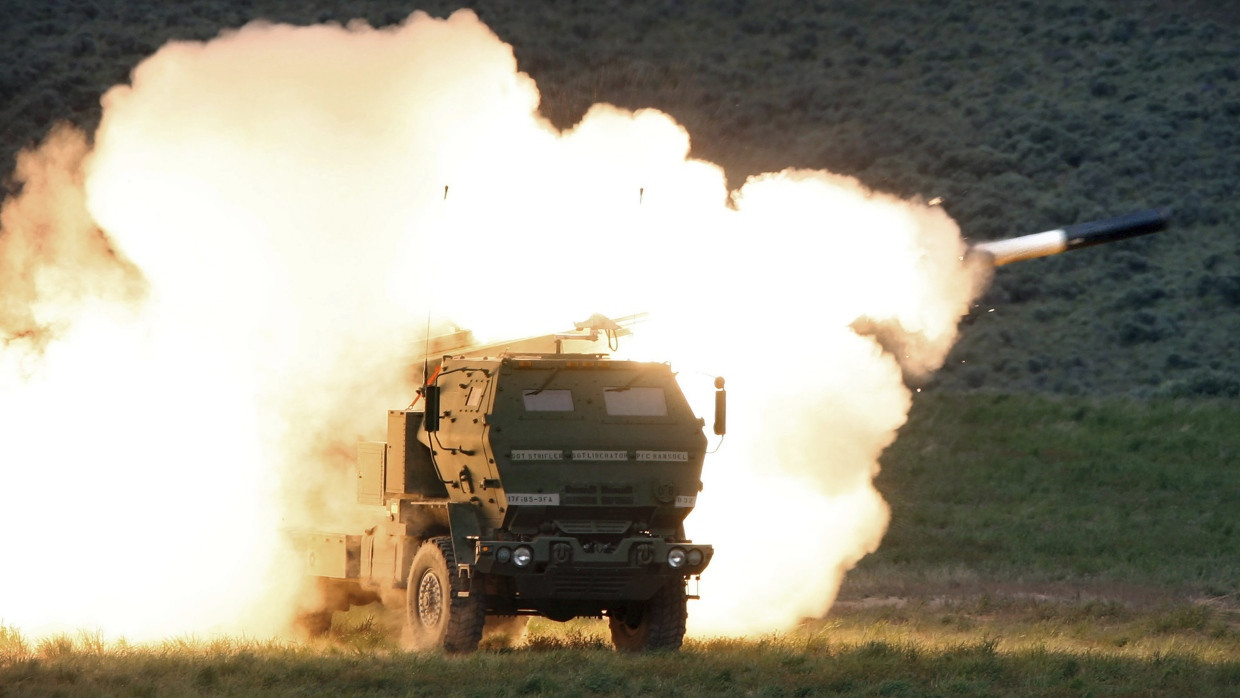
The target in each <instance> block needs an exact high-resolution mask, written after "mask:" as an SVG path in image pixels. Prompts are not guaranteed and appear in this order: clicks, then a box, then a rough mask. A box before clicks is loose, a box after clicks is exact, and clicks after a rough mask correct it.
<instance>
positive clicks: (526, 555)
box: [512, 545, 534, 567]
mask: <svg viewBox="0 0 1240 698" xmlns="http://www.w3.org/2000/svg"><path fill="white" fill-rule="evenodd" d="M533 560H534V551H533V550H531V549H530V547H529V546H528V545H522V546H520V547H518V548H517V549H516V550H514V551H512V562H513V564H515V565H516V566H517V567H528V566H529V564H530V562H532V561H533Z"/></svg>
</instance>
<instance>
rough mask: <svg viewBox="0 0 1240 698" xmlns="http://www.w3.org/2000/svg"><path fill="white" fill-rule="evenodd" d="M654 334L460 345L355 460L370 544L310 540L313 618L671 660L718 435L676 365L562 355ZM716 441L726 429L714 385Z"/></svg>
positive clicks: (1138, 225) (435, 640)
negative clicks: (526, 639)
mask: <svg viewBox="0 0 1240 698" xmlns="http://www.w3.org/2000/svg"><path fill="white" fill-rule="evenodd" d="M1166 226H1167V216H1166V213H1165V212H1163V211H1158V210H1151V211H1143V212H1139V213H1134V214H1129V215H1127V216H1121V217H1119V218H1113V219H1108V220H1104V221H1095V222H1090V223H1081V224H1077V225H1073V226H1068V227H1065V228H1062V229H1057V230H1052V231H1047V232H1045V233H1038V234H1035V235H1026V236H1022V237H1017V238H1012V239H1009V240H999V241H993V242H985V243H980V244H977V245H974V246H972V247H971V248H970V250H969V256H970V258H971V259H973V260H978V259H980V260H983V261H984V263H986V264H989V265H991V266H1000V265H1003V264H1007V263H1011V262H1015V261H1021V260H1025V259H1032V258H1035V257H1040V256H1046V255H1051V254H1058V253H1060V252H1064V251H1067V250H1072V249H1078V248H1083V247H1088V246H1091V245H1095V244H1100V243H1104V242H1114V241H1117V240H1122V239H1125V238H1128V237H1133V236H1136V235H1143V234H1147V233H1153V232H1158V231H1160V230H1163V229H1165V228H1166ZM639 319H640V318H636V317H630V318H623V319H621V321H619V322H613V321H611V320H609V319H607V318H604V317H601V316H594V317H592V318H590V319H589V320H588V321H586V322H583V323H577V327H576V330H575V331H574V332H575V333H565V334H554V335H545V336H542V337H535V338H531V339H527V340H522V341H520V342H512V343H508V344H501V345H492V346H488V347H475V346H473V344H474V343H473V341H472V337H470V336H469V335H468V333H466V332H458V333H454V334H451V335H447V336H445V337H441V338H437V339H436V340H435V341H434V345H433V346H432V347H430V349H428V351H427V354H428V355H430V354H432V353H436V352H439V353H441V354H442V356H441V358H439V359H437V360H436V361H435V363H434V370H433V371H431V370H430V368H431V363H430V361H429V359H428V360H427V363H426V367H427V370H426V371H425V372H424V375H427V378H426V380H425V382H424V385H423V386H422V387H421V388H420V389H419V400H415V404H414V405H412V406H410V407H409V408H407V409H403V410H393V411H390V412H389V413H388V423H387V441H383V442H363V443H360V444H358V447H357V473H358V489H357V498H358V501H359V502H360V503H361V504H367V505H374V506H375V507H383V509H384V513H383V515H382V516H381V517H380V520H379V521H377V522H376V523H375V525H374V526H373V527H371V528H369V529H366V530H365V531H364V532H362V533H360V534H356V535H349V534H309V535H307V536H305V538H304V539H303V541H302V542H303V550H304V554H305V564H306V568H307V572H308V573H309V575H311V576H312V577H313V579H314V585H313V586H314V589H313V590H312V592H313V593H311V594H310V595H309V596H308V601H307V603H305V604H304V606H305V607H304V608H303V610H302V612H301V614H300V616H299V623H300V624H301V625H302V626H303V627H304V628H305V629H307V630H309V631H310V632H311V633H322V632H326V630H327V629H328V628H329V626H330V623H331V617H332V613H333V612H334V611H343V610H347V609H348V608H349V607H350V606H351V605H364V604H368V603H373V602H376V601H379V602H381V603H382V604H383V605H384V606H386V607H389V608H393V609H400V610H401V612H402V614H403V615H404V623H405V626H406V630H407V633H408V637H409V641H410V644H411V645H412V646H413V647H415V648H419V649H429V648H443V649H444V650H447V651H449V652H469V651H472V650H474V649H475V648H476V647H477V645H478V643H479V641H480V638H481V636H482V633H483V629H484V625H486V624H488V623H490V624H502V623H508V624H517V625H519V623H520V621H521V620H522V619H524V618H527V617H529V616H531V615H540V616H545V617H547V618H551V619H553V620H558V621H565V620H569V619H572V618H575V617H579V616H590V617H604V618H607V619H608V623H609V626H610V629H611V637H612V641H613V643H614V644H615V646H616V648H617V649H621V650H635V651H636V650H655V649H675V648H678V647H679V646H680V645H681V642H682V640H683V638H684V633H685V620H686V616H687V601H688V600H689V599H692V598H696V595H695V594H690V593H689V591H688V590H687V586H688V584H689V583H690V582H695V581H697V580H698V579H699V578H700V575H701V573H702V571H703V570H705V569H706V567H707V566H708V565H709V564H710V561H711V557H712V555H713V554H714V550H713V548H712V547H711V546H710V545H708V544H703V543H697V542H694V541H691V540H689V539H688V538H686V536H685V530H684V520H685V517H686V516H687V515H688V514H689V513H690V512H691V511H692V510H693V507H694V505H695V504H696V503H697V495H698V493H699V492H700V491H701V490H702V481H701V475H702V465H703V459H704V456H705V452H706V447H707V437H706V434H705V430H704V428H705V421H704V420H703V419H701V418H699V417H697V416H695V415H694V413H693V411H692V410H691V409H690V406H689V403H688V402H687V400H686V399H685V396H684V394H683V393H682V392H681V389H680V387H679V386H678V385H677V382H676V379H675V374H674V373H673V372H672V369H671V367H670V366H668V365H667V364H663V363H651V362H639V361H627V360H617V359H612V358H609V355H608V353H607V352H603V351H588V352H580V351H579V352H574V353H566V352H565V351H564V345H565V343H566V342H584V343H587V344H589V345H591V347H592V348H594V347H597V348H599V349H602V348H604V347H603V346H599V345H600V342H601V340H600V337H602V338H604V339H605V340H606V344H605V348H607V349H609V350H614V349H615V348H616V342H618V340H619V337H620V336H622V335H623V334H624V333H626V332H627V331H628V328H629V326H630V325H631V324H632V323H634V322H636V321H638V320H639ZM715 387H716V393H715V395H716V402H715V423H714V433H715V434H718V435H722V434H723V433H724V431H725V426H726V425H725V422H726V394H725V391H724V384H723V380H722V379H721V378H720V379H716V383H715Z"/></svg>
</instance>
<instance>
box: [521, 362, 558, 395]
mask: <svg viewBox="0 0 1240 698" xmlns="http://www.w3.org/2000/svg"><path fill="white" fill-rule="evenodd" d="M559 372H560V367H559V366H556V367H555V368H553V369H551V375H549V376H547V380H545V381H543V384H542V385H540V386H538V389H537V390H531V391H530V392H528V393H526V395H537V394H539V393H541V392H542V391H544V390H546V389H547V386H548V385H551V381H552V380H553V379H554V378H555V374H557V373H559Z"/></svg>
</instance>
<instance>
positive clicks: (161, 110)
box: [0, 11, 973, 639]
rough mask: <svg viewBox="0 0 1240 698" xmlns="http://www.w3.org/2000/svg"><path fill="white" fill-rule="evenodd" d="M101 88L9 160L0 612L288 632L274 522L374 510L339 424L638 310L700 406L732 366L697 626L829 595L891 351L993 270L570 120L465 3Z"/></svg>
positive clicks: (920, 221)
mask: <svg viewBox="0 0 1240 698" xmlns="http://www.w3.org/2000/svg"><path fill="white" fill-rule="evenodd" d="M103 105H104V114H103V120H102V122H101V124H100V127H99V130H98V132H97V133H96V134H95V135H94V139H93V144H94V145H93V149H88V147H87V141H86V139H85V137H84V135H83V134H81V133H79V132H76V131H74V130H72V129H68V128H66V129H59V130H57V131H55V132H54V133H53V134H51V136H49V138H48V140H47V141H46V142H45V143H44V144H43V145H42V146H41V147H40V148H38V149H37V150H35V151H32V152H29V153H26V154H24V155H23V156H22V160H21V164H20V165H19V171H18V173H17V177H18V179H20V180H22V181H23V182H24V187H23V190H22V193H21V195H20V196H19V197H16V198H14V199H12V200H9V201H6V202H5V204H4V209H3V214H2V216H3V217H2V219H0V220H2V222H3V231H2V232H0V269H2V270H3V271H4V274H3V276H2V277H0V303H2V304H0V337H3V338H4V340H5V344H4V345H3V348H0V430H2V433H3V439H2V440H0V531H3V532H4V534H5V536H6V538H7V539H8V540H9V541H11V544H10V545H9V546H8V547H6V559H8V560H10V561H19V564H18V565H17V567H16V568H12V567H10V568H6V572H5V574H3V575H0V622H4V623H9V624H14V625H17V626H18V627H20V628H23V629H25V630H27V631H29V632H35V633H38V632H44V631H50V630H57V629H76V628H99V629H101V630H103V631H104V632H105V633H107V634H109V635H125V636H127V637H129V638H131V639H140V638H145V637H157V636H162V635H167V634H170V633H186V632H194V633H209V632H236V631H246V632H250V633H267V632H274V631H276V630H278V629H279V628H280V627H281V626H282V624H283V623H284V622H285V621H287V614H288V611H289V601H290V599H291V596H292V594H291V593H290V591H291V590H293V589H295V588H296V586H297V583H296V576H297V569H296V565H295V564H291V563H290V561H289V560H288V559H287V558H286V555H285V546H284V545H283V541H285V540H286V536H287V532H288V531H290V530H294V529H298V528H316V529H327V530H332V529H336V530H352V528H353V527H358V526H360V525H361V519H359V518H358V515H359V512H358V511H356V510H355V509H354V507H353V506H352V502H353V501H354V487H355V484H354V482H355V480H354V475H353V474H352V471H351V460H352V454H353V444H354V443H355V442H356V441H357V440H358V439H359V438H366V439H381V438H382V436H383V426H384V417H385V410H387V409H389V408H396V407H401V406H403V405H405V404H407V403H408V401H409V399H410V397H411V396H412V384H411V380H410V377H411V376H412V375H414V373H415V372H414V370H413V369H412V367H411V366H410V365H409V362H410V358H411V357H412V356H414V355H416V354H417V353H418V349H419V345H420V341H419V340H420V338H421V337H423V336H424V333H425V331H426V330H427V328H428V327H429V328H430V329H431V331H432V332H435V331H438V330H440V329H442V328H444V327H448V326H450V325H451V324H452V323H455V324H457V325H460V326H464V327H468V328H470V329H472V330H473V331H474V332H475V333H476V334H477V335H479V336H483V337H490V338H501V337H505V336H524V335H532V334H542V333H545V332H549V331H554V330H559V329H564V328H565V327H566V326H567V325H568V324H569V323H570V322H571V321H572V320H576V319H581V318H584V317H586V316H588V315H589V314H591V313H595V312H601V313H604V314H609V315H624V314H629V313H633V312H641V311H645V312H649V313H651V320H650V322H648V323H647V324H646V325H645V326H643V328H642V329H641V334H640V335H638V336H637V337H635V338H634V341H633V342H631V343H628V344H626V346H625V347H624V349H626V350H628V351H631V352H632V353H633V355H634V356H638V357H640V358H658V359H660V360H670V361H672V362H673V365H674V366H675V368H677V369H678V370H679V371H680V372H681V376H682V383H683V384H684V386H685V388H686V390H687V391H689V392H690V394H691V396H692V397H693V398H695V399H701V400H702V404H701V405H700V410H701V411H702V412H708V411H709V408H708V407H707V405H706V403H707V401H708V400H709V398H710V395H711V387H710V379H711V377H712V376H714V375H724V376H726V377H727V378H728V388H729V395H730V400H731V402H730V405H731V407H730V412H731V414H730V418H729V435H728V436H727V438H726V442H725V443H724V444H723V446H722V448H721V449H720V450H719V452H718V453H717V454H715V455H712V456H710V457H709V458H708V459H707V465H706V474H705V476H704V481H705V490H704V492H703V493H702V495H701V496H700V497H699V500H698V501H699V508H698V510H697V511H695V512H694V514H693V515H692V516H691V518H690V520H689V533H690V535H691V536H692V537H693V538H695V539H696V540H700V541H704V542H711V543H714V544H715V545H716V547H717V554H716V558H715V562H714V563H713V565H712V569H710V570H708V572H707V573H706V575H705V576H704V579H703V583H702V593H703V599H702V600H701V601H698V602H694V605H692V606H691V608H690V624H691V630H693V631H695V632H707V633H713V632H729V633H735V632H751V631H769V630H775V629H779V628H783V627H787V626H788V625H789V624H790V623H793V622H795V621H796V620H797V619H799V618H801V617H805V616H816V615H820V614H822V613H823V612H825V611H826V610H827V608H829V606H830V604H831V602H832V599H833V598H834V595H835V592H836V589H837V587H838V584H839V581H840V578H841V575H842V573H843V572H844V571H845V570H847V569H848V568H849V567H850V566H851V565H853V564H854V563H855V562H856V560H857V559H859V558H860V557H861V556H863V555H864V554H865V553H866V552H868V551H870V550H873V549H874V548H875V547H876V546H877V545H878V543H879V540H880V539H881V537H882V534H883V532H884V530H885V527H886V522H887V517H888V513H887V508H886V505H885V504H884V503H883V501H882V498H881V497H880V496H879V495H878V493H877V492H876V491H875V490H874V489H873V487H872V485H871V480H872V477H873V475H874V474H875V472H876V470H877V458H878V456H879V454H880V453H881V451H882V449H883V448H884V447H886V446H887V445H888V444H889V443H890V442H891V441H892V440H893V439H894V437H895V431H896V429H897V428H898V427H899V426H900V425H901V424H902V423H903V421H904V419H905V415H906V414H907V410H908V407H909V403H910V398H909V393H908V391H907V389H906V388H905V387H904V383H903V381H902V371H905V372H907V371H927V370H933V369H934V368H936V367H937V366H938V365H939V363H941V361H942V359H943V355H944V354H945V352H946V350H947V348H948V347H949V346H950V344H951V342H952V340H953V338H954V333H955V326H956V322H957V320H958V319H959V317H960V316H961V315H962V314H963V313H964V312H965V309H966V307H967V303H968V301H969V298H970V294H971V292H972V286H973V281H972V276H971V275H970V274H968V273H966V272H965V271H964V270H963V268H962V266H961V264H960V262H959V258H960V256H961V253H962V251H963V245H962V243H961V241H960V236H959V231H958V230H957V228H956V226H955V224H954V223H953V222H952V221H951V220H950V219H949V218H948V217H947V216H946V215H945V214H944V213H943V212H942V211H941V209H937V208H933V207H927V206H925V205H923V204H921V203H919V202H904V201H899V200H896V199H893V198H891V197H887V196H883V195H880V194H876V193H873V192H869V191H867V190H866V189H865V188H863V187H862V186H860V185H859V184H858V183H856V182H855V181H852V180H849V179H846V178H842V177H838V176H835V175H831V174H828V173H824V172H808V171H786V172H782V173H776V174H769V175H764V176H762V177H757V178H754V179H752V180H751V181H749V182H748V183H747V184H746V185H745V186H744V187H743V188H742V189H741V190H740V191H737V192H729V191H728V190H727V186H726V184H725V181H726V180H725V177H724V175H723V173H722V171H721V170H720V169H719V168H718V167H716V166H714V165H712V164H710V163H706V162H701V161H697V160H692V159H689V158H688V153H689V135H688V134H687V133H686V132H685V130H684V129H683V128H681V127H680V126H679V125H678V124H676V123H675V122H674V121H673V120H672V119H671V118H670V117H668V116H667V115H665V114H662V113H660V112H657V111H653V110H642V111H638V112H635V113H634V112H628V111H625V110H621V109H617V108H614V107H611V106H607V105H597V106H595V107H594V108H593V109H591V110H590V111H589V112H588V113H587V114H586V115H585V117H584V118H583V120H582V121H581V123H580V124H578V125H576V126H575V127H573V128H571V129H569V130H567V131H565V132H562V133H561V132H559V131H557V130H556V129H555V128H553V127H552V126H551V125H550V124H549V123H548V122H547V121H546V120H544V119H543V118H541V117H540V116H539V114H538V111H537V109H538V92H537V89H536V86H535V85H534V83H533V82H532V81H531V80H530V79H529V77H528V76H526V75H524V74H522V73H520V72H518V69H517V65H516V61H515V59H514V57H513V54H512V51H511V48H510V47H509V46H507V45H505V44H504V43H503V42H501V41H500V40H499V39H498V38H497V37H496V36H495V35H494V34H493V33H492V32H491V31H490V30H489V29H488V28H487V27H485V26H484V25H483V24H481V23H480V22H479V21H478V19H477V18H476V17H475V16H474V15H473V14H472V13H470V12H468V11H461V12H458V13H456V14H454V15H452V17H450V18H448V19H447V20H436V19H432V18H430V17H428V16H426V15H422V14H414V15H413V16H412V17H410V18H409V20H407V21H406V22H405V23H404V24H402V25H401V26H398V27H393V28H390V29H384V30H376V29H372V28H370V27H369V26H366V25H364V24H356V23H355V24H350V25H349V26H347V27H341V26H335V25H326V26H315V27H290V26H282V25H271V24H261V23H256V24H251V25H248V26H246V27H243V28H242V29H240V30H237V31H232V32H228V33H225V34H223V35H221V36H220V37H218V38H217V39H215V40H213V41H210V42H207V43H171V44H168V45H166V46H164V47H163V48H162V49H160V50H159V51H158V52H157V53H156V54H155V55H154V56H152V57H150V58H149V59H147V60H146V61H144V62H143V63H142V64H140V65H139V66H138V67H137V68H136V69H135V70H134V72H133V75H132V81H131V84H130V85H124V86H118V87H115V88H113V89H112V90H110V91H109V92H108V93H107V94H106V95H104V97H103ZM104 231H106V233H105V232H104ZM858 323H861V324H860V325H859V324H858ZM867 324H868V326H874V327H882V328H884V330H883V332H882V333H881V334H883V336H884V337H886V340H887V341H886V342H885V344H884V346H887V347H888V349H890V347H891V346H900V347H901V349H899V350H898V351H897V352H896V353H898V354H900V355H899V356H893V354H892V352H891V351H884V350H883V349H882V348H881V347H880V345H879V342H878V341H876V340H875V338H874V337H873V336H871V335H874V334H877V333H874V332H866V331H863V330H859V329H857V328H859V327H862V326H863V325H867ZM893 328H894V329H893ZM893 337H894V339H895V340H900V339H902V338H903V339H904V340H907V341H895V342H894V343H893V341H892V339H893Z"/></svg>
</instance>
